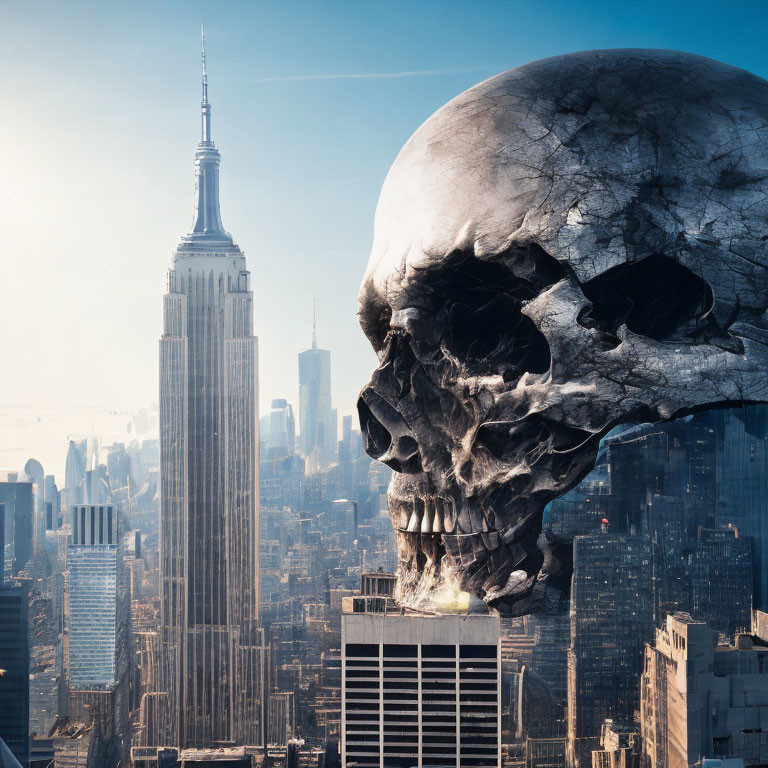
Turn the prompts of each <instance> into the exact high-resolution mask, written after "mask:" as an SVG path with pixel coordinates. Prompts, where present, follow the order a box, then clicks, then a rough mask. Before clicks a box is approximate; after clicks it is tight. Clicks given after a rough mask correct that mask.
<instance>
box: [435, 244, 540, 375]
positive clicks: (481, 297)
mask: <svg viewBox="0 0 768 768" xmlns="http://www.w3.org/2000/svg"><path fill="white" fill-rule="evenodd" d="M436 277H437V281H436V282H435V281H433V285H436V284H437V285H439V289H438V290H436V292H435V295H436V296H439V297H440V299H441V302H442V311H443V312H444V316H445V318H446V321H447V322H446V323H445V326H444V327H445V336H444V338H443V342H444V344H445V346H446V348H447V349H448V351H449V352H450V353H451V354H452V355H453V356H454V357H455V358H457V359H458V360H459V361H460V362H461V363H462V364H463V365H465V366H466V367H467V368H468V369H469V371H470V372H471V373H473V374H477V373H498V372H502V373H503V374H504V376H505V378H507V379H512V378H517V377H519V376H521V375H522V374H523V373H525V372H526V371H528V372H530V373H544V372H546V371H548V370H549V364H550V353H549V345H548V344H547V341H546V339H545V338H544V336H543V335H542V334H541V333H540V332H539V330H538V329H537V328H536V326H535V325H534V324H533V322H532V321H531V320H530V319H529V318H528V317H526V316H525V315H523V314H522V313H521V311H520V310H521V307H522V305H523V302H524V301H527V300H529V299H532V298H534V297H535V296H536V295H537V293H538V291H537V290H536V289H535V288H534V287H533V286H532V285H531V284H530V283H528V282H527V281H523V280H520V279H518V278H516V277H515V275H513V274H512V272H511V271H510V270H509V269H507V267H505V266H504V265H503V264H500V263H498V262H484V261H479V260H478V259H475V258H467V259H465V260H463V261H461V262H460V263H459V264H458V265H455V264H454V265H453V269H450V270H447V274H444V275H436Z"/></svg>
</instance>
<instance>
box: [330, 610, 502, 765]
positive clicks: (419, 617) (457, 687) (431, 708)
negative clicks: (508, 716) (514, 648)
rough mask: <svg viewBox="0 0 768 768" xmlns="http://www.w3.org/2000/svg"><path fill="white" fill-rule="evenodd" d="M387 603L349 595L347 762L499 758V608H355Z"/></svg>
mask: <svg viewBox="0 0 768 768" xmlns="http://www.w3.org/2000/svg"><path fill="white" fill-rule="evenodd" d="M391 605H392V601H391V600H388V599H387V598H382V597H369V598H362V599H361V598H354V597H353V598H345V612H344V614H343V615H342V629H341V635H342V640H341V642H342V698H341V707H342V710H341V720H342V766H345V767H346V768H352V767H353V766H360V768H362V767H363V766H371V767H373V766H376V767H377V768H390V766H392V767H394V766H403V767H405V766H418V767H419V768H422V766H424V767H425V768H426V767H427V766H457V767H460V766H477V768H482V767H484V766H488V767H489V768H490V767H491V766H494V767H495V766H500V765H501V698H500V697H501V650H500V649H501V645H500V623H499V619H498V617H495V616H489V615H463V616H430V615H423V614H412V613H408V614H401V613H400V612H399V611H398V612H397V613H394V614H393V613H390V614H387V613H386V612H382V613H352V612H351V609H352V608H353V606H354V608H356V609H357V610H361V609H363V610H364V609H365V608H368V609H369V610H370V609H371V608H374V609H378V610H386V607H387V606H391ZM348 609H350V612H347V610H348ZM396 610H397V609H396Z"/></svg>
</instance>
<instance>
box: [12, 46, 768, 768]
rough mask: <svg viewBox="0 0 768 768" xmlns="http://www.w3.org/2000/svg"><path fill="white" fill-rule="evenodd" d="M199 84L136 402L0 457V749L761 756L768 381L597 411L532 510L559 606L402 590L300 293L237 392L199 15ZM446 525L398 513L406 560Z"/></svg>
mask: <svg viewBox="0 0 768 768" xmlns="http://www.w3.org/2000/svg"><path fill="white" fill-rule="evenodd" d="M201 86H202V99H201V105H200V106H201V113H200V121H201V122H200V141H199V144H198V146H197V150H196V152H195V155H194V173H195V207H194V217H193V223H192V226H191V228H190V230H189V232H188V233H187V234H185V235H183V236H182V238H181V241H180V242H179V245H178V247H177V249H176V251H175V252H174V254H173V257H172V263H171V266H170V269H169V270H168V276H167V286H166V291H165V294H164V295H163V296H162V297H161V296H159V295H158V297H157V301H158V304H160V303H162V317H163V324H162V329H158V330H159V335H160V342H159V346H160V353H159V355H160V358H159V359H160V366H159V397H158V402H157V404H156V405H153V406H151V407H147V408H145V409H142V410H140V411H136V412H135V413H133V414H132V415H131V416H130V418H129V421H130V427H131V428H130V430H129V432H130V433H131V434H133V435H136V436H137V437H135V438H131V439H129V440H126V441H125V442H111V441H109V442H108V441H104V440H103V439H102V438H101V437H100V435H98V434H91V433H89V432H88V431H87V429H86V430H85V431H84V432H83V433H82V434H81V435H80V436H78V437H77V438H67V437H65V436H62V441H61V454H62V456H66V462H65V472H64V476H63V478H62V477H57V476H56V475H55V473H52V472H50V471H47V468H46V467H44V466H43V464H42V463H41V461H39V460H38V458H36V457H35V456H29V458H28V460H27V461H26V463H25V464H24V466H23V467H13V468H6V469H4V470H3V471H1V472H0V552H2V555H3V559H2V561H0V768H116V767H117V766H121V767H122V768H128V766H131V767H132V768H202V766H212V768H257V766H264V767H265V768H266V767H268V766H272V767H273V768H342V767H343V768H374V767H376V768H410V767H411V766H414V767H415V766H418V768H422V766H423V767H424V768H440V767H444V766H453V767H454V768H462V767H465V768H493V767H496V768H686V767H687V766H692V765H699V766H702V768H756V767H757V766H768V607H766V606H768V507H767V503H768V502H767V500H768V405H766V404H759V403H752V402H750V403H741V404H739V405H736V406H735V407H723V408H717V409H710V410H704V409H698V408H692V409H689V410H690V411H693V412H692V413H690V414H689V415H687V416H685V417H684V418H678V419H674V420H667V421H662V422H660V423H640V424H619V425H618V426H615V427H613V428H612V429H611V430H610V431H609V432H608V433H607V434H606V435H605V436H604V437H603V438H602V439H601V440H600V443H599V449H598V451H597V458H596V461H595V465H594V468H593V469H592V470H591V471H590V472H589V473H585V475H584V476H583V479H581V480H580V481H579V482H578V483H577V484H575V487H573V488H571V490H569V491H568V492H567V493H565V494H564V495H562V496H560V497H559V498H555V499H554V500H552V501H549V502H548V503H547V505H546V508H545V511H544V517H543V523H542V531H541V533H540V534H538V536H539V538H540V541H542V542H559V543H562V542H565V543H566V544H567V547H566V549H567V552H568V553H569V554H568V556H567V557H568V558H571V559H570V562H569V563H568V565H569V567H570V571H569V572H570V573H571V575H570V594H569V597H568V601H567V604H566V605H564V606H560V610H559V611H554V612H550V613H547V612H532V613H530V614H529V613H525V615H520V616H514V617H513V616H504V615H499V613H498V612H497V611H495V610H492V609H489V608H488V607H487V606H486V605H485V604H484V603H483V601H482V600H479V599H477V597H476V596H475V595H470V594H469V593H467V592H464V591H462V589H461V588H460V587H459V585H458V584H457V585H455V590H454V592H453V593H452V595H451V601H450V602H447V603H445V604H444V605H443V609H442V610H440V611H436V610H435V611H430V610H418V609H416V608H413V607H406V605H405V604H404V603H402V602H401V601H399V599H398V598H399V596H400V595H399V592H398V573H399V572H400V571H402V569H403V567H404V565H403V564H404V563H405V562H406V560H409V559H411V558H413V554H412V552H411V551H410V550H407V549H406V548H404V544H403V541H405V540H406V537H405V536H401V537H396V535H395V531H393V526H392V520H391V519H390V509H389V504H388V498H387V489H388V487H389V485H390V481H391V478H392V476H393V467H395V468H396V465H395V460H388V461H387V463H388V464H389V466H387V465H386V464H384V463H380V462H379V461H377V460H375V459H373V458H371V455H369V454H373V455H378V457H379V458H381V456H382V455H384V451H376V450H373V448H372V447H371V446H372V444H373V443H374V442H375V441H376V439H378V438H377V435H375V434H374V429H375V427H372V426H371V421H372V417H371V420H368V421H366V420H365V419H364V420H363V427H362V429H361V426H360V422H359V421H358V419H357V417H353V416H350V415H344V416H342V418H341V419H339V414H338V411H337V409H336V408H335V407H334V403H333V398H332V391H333V388H332V382H333V378H332V377H333V371H334V368H333V366H332V357H331V351H330V350H329V349H327V348H324V347H326V346H328V347H330V346H332V345H331V344H330V343H329V342H328V341H327V340H326V339H325V338H324V336H323V327H322V324H319V325H318V323H317V321H316V318H315V321H314V322H313V325H312V326H311V327H308V328H307V334H306V335H307V346H306V349H304V350H302V351H297V359H296V368H295V369H294V371H295V374H294V373H291V374H286V391H289V390H290V389H292V388H293V384H294V382H293V381H292V380H291V382H290V383H289V376H290V377H291V379H296V381H297V383H298V392H299V398H298V402H295V403H293V402H291V401H290V398H289V397H285V398H280V399H273V400H271V402H268V403H265V402H261V403H260V400H259V351H258V338H257V336H258V334H259V333H260V332H262V329H259V328H254V312H253V302H254V296H253V292H252V285H251V280H252V276H251V272H250V271H249V269H248V266H247V262H246V256H245V254H244V252H243V251H242V250H241V249H240V247H239V246H238V245H237V244H236V242H235V241H234V239H233V237H232V235H230V234H229V233H228V232H227V231H226V229H225V228H224V225H223V223H222V216H221V211H220V204H219V164H220V153H219V150H218V149H217V146H216V144H215V143H214V139H213V136H214V134H215V131H214V128H215V123H214V120H213V115H212V108H211V103H210V101H209V86H208V74H207V62H206V49H205V33H204V32H203V36H202V83H201ZM225 213H226V210H225ZM264 332H266V329H264ZM361 383H362V382H361ZM414 386H415V385H414ZM733 399H736V398H733ZM745 399H747V398H745ZM387 439H388V440H391V437H390V436H389V435H387ZM401 439H403V438H401ZM388 445H389V443H388ZM388 455H389V454H387V456H388ZM414 509H415V508H414ZM445 520H447V516H446V517H442V518H440V517H438V513H437V512H436V511H435V509H434V508H433V509H429V508H422V509H421V510H420V512H419V514H418V515H417V514H416V512H415V511H414V512H413V515H412V516H410V517H409V516H406V518H405V519H404V521H403V524H402V526H401V527H400V530H399V531H398V532H399V533H404V534H408V535H409V536H411V537H412V538H414V539H415V540H417V541H418V542H419V549H418V551H419V557H420V558H421V560H420V566H421V567H424V564H425V563H426V564H427V567H428V568H429V567H434V562H432V560H434V558H435V552H434V551H431V550H430V549H429V548H430V547H435V545H434V536H435V534H436V533H441V532H443V531H442V528H441V527H440V526H442V525H444V524H445ZM413 521H416V522H413ZM482 533H483V534H486V535H489V534H488V531H486V530H483V531H482ZM493 533H495V532H493ZM430 552H431V554H430ZM462 554H466V553H462ZM430 557H431V558H432V560H430ZM442 557H443V558H446V557H447V555H446V554H445V550H443V551H442ZM438 559H440V558H438ZM516 573H520V571H516Z"/></svg>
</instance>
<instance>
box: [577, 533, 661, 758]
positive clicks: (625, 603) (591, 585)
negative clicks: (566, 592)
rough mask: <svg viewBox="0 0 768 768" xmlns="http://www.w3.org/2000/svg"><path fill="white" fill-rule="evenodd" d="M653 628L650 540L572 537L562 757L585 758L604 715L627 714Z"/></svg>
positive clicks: (595, 741)
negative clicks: (565, 739)
mask: <svg viewBox="0 0 768 768" xmlns="http://www.w3.org/2000/svg"><path fill="white" fill-rule="evenodd" d="M652 631H653V600H652V594H651V547H650V542H649V541H648V540H647V539H645V538H641V537H633V536H624V535H617V534H610V533H600V534H597V535H595V536H577V537H576V538H575V539H574V546H573V578H572V584H571V643H570V647H569V649H568V750H569V763H570V764H571V765H573V766H578V768H588V766H590V765H591V752H592V750H593V749H598V748H599V737H600V731H601V728H602V725H603V721H604V720H606V719H608V718H611V719H614V720H617V721H621V722H627V721H631V720H632V717H633V714H634V711H635V709H636V708H637V705H638V686H637V680H638V677H639V674H640V670H641V668H642V659H643V644H644V643H645V641H646V640H647V639H649V638H650V637H651V634H652Z"/></svg>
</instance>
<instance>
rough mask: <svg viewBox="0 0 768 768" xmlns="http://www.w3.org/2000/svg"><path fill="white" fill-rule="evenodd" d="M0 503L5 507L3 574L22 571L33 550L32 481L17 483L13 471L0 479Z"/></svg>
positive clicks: (33, 513) (33, 500)
mask: <svg viewBox="0 0 768 768" xmlns="http://www.w3.org/2000/svg"><path fill="white" fill-rule="evenodd" d="M0 504H3V505H4V506H5V556H4V571H5V574H6V576H10V575H11V574H16V573H18V572H19V571H21V570H23V569H24V568H25V567H26V565H27V563H28V562H29V560H30V558H31V557H32V555H33V552H34V530H35V493H34V485H33V484H32V483H20V482H18V481H17V476H16V475H15V473H11V477H10V478H9V481H6V482H0Z"/></svg>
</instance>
